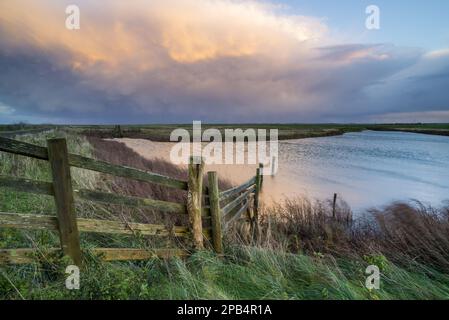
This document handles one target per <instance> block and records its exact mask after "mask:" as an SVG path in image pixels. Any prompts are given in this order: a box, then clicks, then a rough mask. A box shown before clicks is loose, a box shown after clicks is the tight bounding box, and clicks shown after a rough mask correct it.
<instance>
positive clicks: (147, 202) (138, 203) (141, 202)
mask: <svg viewBox="0 0 449 320" xmlns="http://www.w3.org/2000/svg"><path fill="white" fill-rule="evenodd" d="M75 196H76V197H77V198H79V199H83V200H89V201H95V202H102V203H107V204H118V205H125V206H131V207H146V208H151V209H155V210H158V211H162V212H171V213H180V214H186V213H187V209H186V206H185V205H183V204H180V203H174V202H167V201H161V200H153V199H146V198H138V197H129V196H121V195H116V194H113V193H108V192H101V191H93V190H86V189H81V190H75Z"/></svg>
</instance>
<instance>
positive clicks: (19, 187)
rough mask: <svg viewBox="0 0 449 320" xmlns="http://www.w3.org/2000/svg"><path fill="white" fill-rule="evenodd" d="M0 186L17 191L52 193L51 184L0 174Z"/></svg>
mask: <svg viewBox="0 0 449 320" xmlns="http://www.w3.org/2000/svg"><path fill="white" fill-rule="evenodd" d="M0 187H5V188H8V189H12V190H14V191H19V192H29V193H35V194H43V195H49V196H53V195H54V190H53V184H52V183H50V182H43V181H37V180H29V179H23V178H16V177H11V176H4V175H0Z"/></svg>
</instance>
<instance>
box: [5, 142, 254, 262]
mask: <svg viewBox="0 0 449 320" xmlns="http://www.w3.org/2000/svg"><path fill="white" fill-rule="evenodd" d="M0 151H3V152H8V153H13V154H18V155H22V156H26V157H31V158H35V159H39V160H43V161H48V162H49V164H50V168H51V172H52V180H53V182H52V183H50V182H44V181H37V180H29V179H23V178H18V177H12V176H4V175H0V187H5V188H9V189H12V190H15V191H18V192H27V193H34V194H40V195H48V196H53V197H54V201H55V205H56V216H49V215H37V214H20V213H4V212H0V227H3V228H5V227H6V228H19V229H37V230H53V231H57V232H58V233H59V238H60V245H61V248H54V249H50V250H49V251H50V252H55V253H57V252H61V250H62V253H63V254H64V255H67V256H69V257H70V258H71V259H72V261H73V262H74V263H75V264H77V265H81V264H82V249H81V247H80V240H79V232H91V233H103V234H121V235H132V234H134V233H135V232H138V233H140V234H141V235H144V236H168V235H172V236H175V237H189V238H190V239H192V240H193V241H192V242H193V249H197V250H198V249H202V248H203V247H204V243H205V242H207V241H205V239H206V240H208V239H211V240H212V241H211V243H212V247H213V249H214V250H215V251H216V252H217V253H222V252H223V245H222V234H223V232H224V231H226V229H227V228H228V227H229V225H230V223H231V222H232V221H235V220H236V219H238V218H239V217H241V216H242V215H243V214H244V213H246V215H247V216H246V218H247V219H249V220H250V221H251V226H252V231H253V232H256V230H257V221H258V211H259V209H258V208H259V193H260V190H261V186H262V175H261V167H260V168H258V169H257V172H256V176H255V177H253V178H252V179H250V180H249V181H248V182H246V183H244V184H242V185H240V186H237V187H234V188H231V189H229V190H226V191H222V192H220V191H219V190H218V178H217V174H216V172H208V174H207V176H208V180H207V181H208V184H207V185H206V186H204V187H203V171H204V164H203V163H201V164H194V163H193V159H191V161H190V164H189V170H188V171H189V178H188V181H182V180H178V179H174V178H171V177H167V176H163V175H159V174H156V173H151V172H146V171H143V170H139V169H135V168H130V167H126V166H120V165H115V164H110V163H107V162H104V161H99V160H95V159H91V158H87V157H83V156H80V155H76V154H71V153H69V152H68V150H67V143H66V140H65V139H50V140H47V148H45V147H41V146H37V145H33V144H29V143H25V142H21V141H17V140H12V139H9V138H5V137H0ZM200 162H202V161H200ZM70 167H77V168H82V169H87V170H93V171H96V172H100V173H105V174H110V175H114V176H118V177H123V178H129V179H134V180H138V181H143V182H149V183H154V184H157V185H161V186H165V187H169V188H174V189H179V190H185V191H187V203H185V204H183V203H174V202H168V201H161V200H155V199H148V198H139V197H130V196H123V195H118V194H113V193H107V192H101V191H94V190H87V189H80V190H74V189H73V185H72V179H71V173H70ZM77 199H81V200H88V201H95V202H100V203H107V204H119V205H125V206H131V207H145V208H150V209H154V210H156V211H160V212H166V213H168V214H170V213H175V214H186V215H188V216H189V221H190V223H189V225H188V226H174V227H172V228H167V227H166V226H165V225H157V224H142V223H124V222H119V221H110V220H98V219H84V218H77V215H76V212H75V200H77ZM208 217H209V218H210V220H211V223H210V227H207V228H203V220H204V218H208ZM204 238H205V239H204ZM92 251H93V253H94V254H99V255H100V256H101V258H102V259H104V260H106V261H112V260H145V259H149V258H151V257H155V256H158V257H169V256H174V255H176V256H185V255H188V254H189V253H190V250H186V249H152V250H145V249H131V248H95V249H93V250H92ZM35 254H36V250H35V249H32V248H27V249H0V264H5V263H6V264H21V263H30V262H32V261H33V259H34V258H33V257H34V255H35Z"/></svg>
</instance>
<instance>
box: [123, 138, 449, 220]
mask: <svg viewBox="0 0 449 320" xmlns="http://www.w3.org/2000/svg"><path fill="white" fill-rule="evenodd" d="M120 140H121V141H122V142H124V143H126V144H127V145H128V146H129V147H131V148H132V149H134V150H135V151H137V152H139V153H140V154H142V155H143V156H145V157H148V158H155V157H159V158H164V159H167V160H168V159H169V152H170V148H171V146H172V145H173V144H170V143H156V142H151V141H147V140H135V139H120ZM448 164H449V138H448V137H441V136H431V135H422V134H413V133H402V132H374V131H364V132H359V133H348V134H345V135H343V136H335V137H324V138H310V139H301V140H290V141H281V142H280V144H279V171H278V174H277V175H276V176H275V177H270V176H266V177H265V179H264V192H263V198H264V200H265V201H266V202H272V201H277V200H280V199H282V198H283V197H292V196H297V195H306V196H309V197H312V198H317V199H327V198H331V197H332V195H333V194H334V193H338V194H339V196H340V197H342V198H344V199H345V200H346V201H347V202H348V203H349V204H350V206H351V207H352V208H353V209H354V210H355V211H358V210H361V209H363V208H367V207H372V206H381V205H385V204H388V203H389V202H391V201H394V200H408V199H417V200H420V201H424V202H428V203H431V204H434V205H440V204H441V201H443V200H446V199H449V170H448ZM206 170H208V171H212V170H214V171H218V174H219V176H221V177H223V178H227V179H229V180H231V181H233V182H235V183H236V184H237V183H242V182H244V181H246V180H247V179H249V178H250V177H251V176H253V175H254V173H255V170H256V166H254V165H252V166H248V165H213V166H207V168H206Z"/></svg>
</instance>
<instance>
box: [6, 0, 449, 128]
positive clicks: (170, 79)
mask: <svg viewBox="0 0 449 320" xmlns="http://www.w3.org/2000/svg"><path fill="white" fill-rule="evenodd" d="M185 1H190V0H185ZM22 2H24V1H21V3H22ZM25 2H26V1H25ZM25 2H24V3H25ZM171 2H172V4H175V5H177V6H179V8H180V9H179V10H181V11H180V12H178V11H176V10H173V9H172V8H170V9H168V7H166V6H164V5H162V4H161V5H158V6H154V7H152V8H150V9H148V10H149V11H148V10H147V11H144V10H140V11H139V10H133V9H132V7H131V9H130V8H127V7H122V6H121V5H120V4H118V3H119V2H115V1H113V2H112V3H116V4H117V6H111V8H109V9H105V10H104V11H99V10H93V11H92V10H91V11H88V12H87V14H86V15H87V16H88V19H87V22H84V23H85V24H86V23H87V24H88V25H89V26H90V27H89V28H86V29H87V31H82V33H79V34H72V33H70V32H68V31H66V30H63V29H62V30H60V29H55V27H54V26H53V24H52V23H53V22H52V21H53V20H51V19H48V20H46V21H43V22H38V24H37V25H34V24H33V23H34V22H33V23H32V22H28V21H24V22H23V24H21V25H19V24H17V25H14V24H13V26H11V21H13V20H14V19H13V18H14V17H16V15H14V14H12V16H13V18H11V17H9V19H1V18H2V16H1V14H0V70H1V72H0V106H1V107H0V121H9V122H13V121H20V120H28V121H33V122H36V121H41V122H42V121H45V122H65V123H117V122H129V123H131V122H132V123H145V122H190V121H192V120H203V121H216V122H308V121H314V122H328V121H367V120H368V121H371V120H375V119H382V121H384V120H386V119H387V118H388V116H391V115H394V114H396V115H398V117H399V118H400V115H401V114H406V115H407V117H409V116H410V114H413V113H416V114H419V115H421V116H425V115H426V114H427V113H429V114H432V117H434V116H435V112H439V113H438V115H439V117H440V118H444V117H446V118H445V119H442V121H449V90H447V88H449V52H444V51H442V52H436V53H427V54H426V53H425V52H423V51H422V50H419V49H416V48H399V47H396V46H394V45H391V44H388V45H387V44H343V45H332V46H329V45H326V40H325V35H324V34H323V35H322V37H323V40H321V41H319V42H318V43H317V42H316V41H315V40H313V39H315V38H316V34H314V33H313V32H314V31H312V30H320V32H322V31H321V30H322V29H325V26H323V25H322V23H321V22H320V21H317V20H313V19H312V18H307V17H296V16H294V17H290V16H278V15H274V14H272V12H271V9H270V8H266V7H263V6H262V7H259V6H256V7H254V8H248V7H246V6H245V5H240V4H233V3H231V2H226V1H225V2H223V1H217V2H215V5H216V6H219V7H220V8H221V9H222V10H221V11H222V12H221V14H220V15H219V16H214V17H209V15H213V14H212V13H211V12H212V11H209V10H210V8H209V7H206V8H203V7H201V6H198V7H197V8H196V11H189V10H190V9H188V8H187V7H186V6H185V5H184V3H185V2H183V1H178V0H172V1H171ZM27 4H29V3H27ZM159 6H160V7H159ZM0 8H1V5H0ZM14 8H15V7H14ZM45 8H47V7H44V9H45ZM48 8H50V9H51V8H53V7H51V6H50V5H49V6H48ZM189 8H190V7H189ZM50 9H49V10H50ZM53 9H54V8H53ZM119 9H120V10H119ZM36 10H37V9H36ZM42 10H43V9H42ZM58 10H59V9H58ZM248 10H252V11H250V12H251V15H255V16H256V17H255V18H254V21H251V19H249V21H247V20H248V19H246V20H245V19H243V18H244V17H250V16H251V15H249V13H248V12H249V11H248ZM44 11H45V10H44ZM49 12H53V11H51V10H50V11H49ZM213 12H215V11H213ZM162 13H164V14H162ZM36 14H38V13H36ZM41 14H42V15H44V16H45V15H48V12H47V11H45V12H43V13H41ZM97 17H99V19H95V18H97ZM106 17H110V18H111V20H108V19H106ZM149 17H151V19H149ZM16 18H17V17H16ZM188 18H189V19H188ZM183 19H185V21H184V20H183ZM238 19H242V21H238ZM108 23H110V24H109V25H108ZM18 26H21V27H20V28H19V27H18ZM82 30H83V29H82ZM298 30H299V31H298ZM309 38H310V39H309ZM391 118H392V119H393V118H395V121H397V119H396V117H395V116H391ZM404 119H405V118H404ZM423 121H425V120H423Z"/></svg>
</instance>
